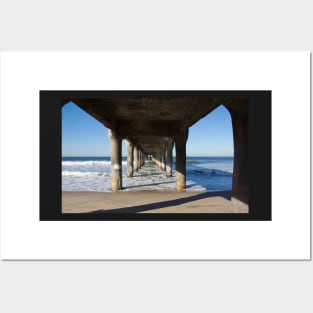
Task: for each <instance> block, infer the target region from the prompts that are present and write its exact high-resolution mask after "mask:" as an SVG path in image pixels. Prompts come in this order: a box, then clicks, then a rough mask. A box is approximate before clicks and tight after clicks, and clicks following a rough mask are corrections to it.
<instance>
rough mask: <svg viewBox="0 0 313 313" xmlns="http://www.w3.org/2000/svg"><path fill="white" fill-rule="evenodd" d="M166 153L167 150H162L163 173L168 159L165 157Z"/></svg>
mask: <svg viewBox="0 0 313 313" xmlns="http://www.w3.org/2000/svg"><path fill="white" fill-rule="evenodd" d="M165 152H166V150H165V149H162V150H161V170H162V171H165V162H166V161H165V159H166V157H165Z"/></svg>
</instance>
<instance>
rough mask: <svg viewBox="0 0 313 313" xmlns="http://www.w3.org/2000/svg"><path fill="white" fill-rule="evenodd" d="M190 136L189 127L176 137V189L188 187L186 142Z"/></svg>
mask: <svg viewBox="0 0 313 313" xmlns="http://www.w3.org/2000/svg"><path fill="white" fill-rule="evenodd" d="M187 138H188V128H187V129H186V130H185V131H183V132H182V133H181V134H180V135H179V136H176V137H175V149H176V189H177V190H184V189H185V188H186V142H187Z"/></svg>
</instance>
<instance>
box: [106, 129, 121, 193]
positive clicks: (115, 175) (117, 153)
mask: <svg viewBox="0 0 313 313" xmlns="http://www.w3.org/2000/svg"><path fill="white" fill-rule="evenodd" d="M108 136H109V139H110V143H111V179H112V190H113V191H117V190H121V189H122V138H121V137H119V136H118V135H117V134H116V133H115V131H113V130H111V129H109V130H108Z"/></svg>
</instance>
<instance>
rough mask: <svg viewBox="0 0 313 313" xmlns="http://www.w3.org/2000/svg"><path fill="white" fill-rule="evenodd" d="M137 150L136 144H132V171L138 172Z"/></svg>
mask: <svg viewBox="0 0 313 313" xmlns="http://www.w3.org/2000/svg"><path fill="white" fill-rule="evenodd" d="M138 157H139V150H138V146H134V171H135V172H138V170H139V164H138Z"/></svg>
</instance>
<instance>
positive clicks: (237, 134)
mask: <svg viewBox="0 0 313 313" xmlns="http://www.w3.org/2000/svg"><path fill="white" fill-rule="evenodd" d="M229 111H230V114H231V118H232V125H233V136H234V170H233V186H232V199H231V202H232V205H233V210H234V212H238V213H239V212H240V213H248V212H249V181H248V105H247V106H246V107H244V109H243V108H242V107H241V109H240V110H235V109H230V110H229Z"/></svg>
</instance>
